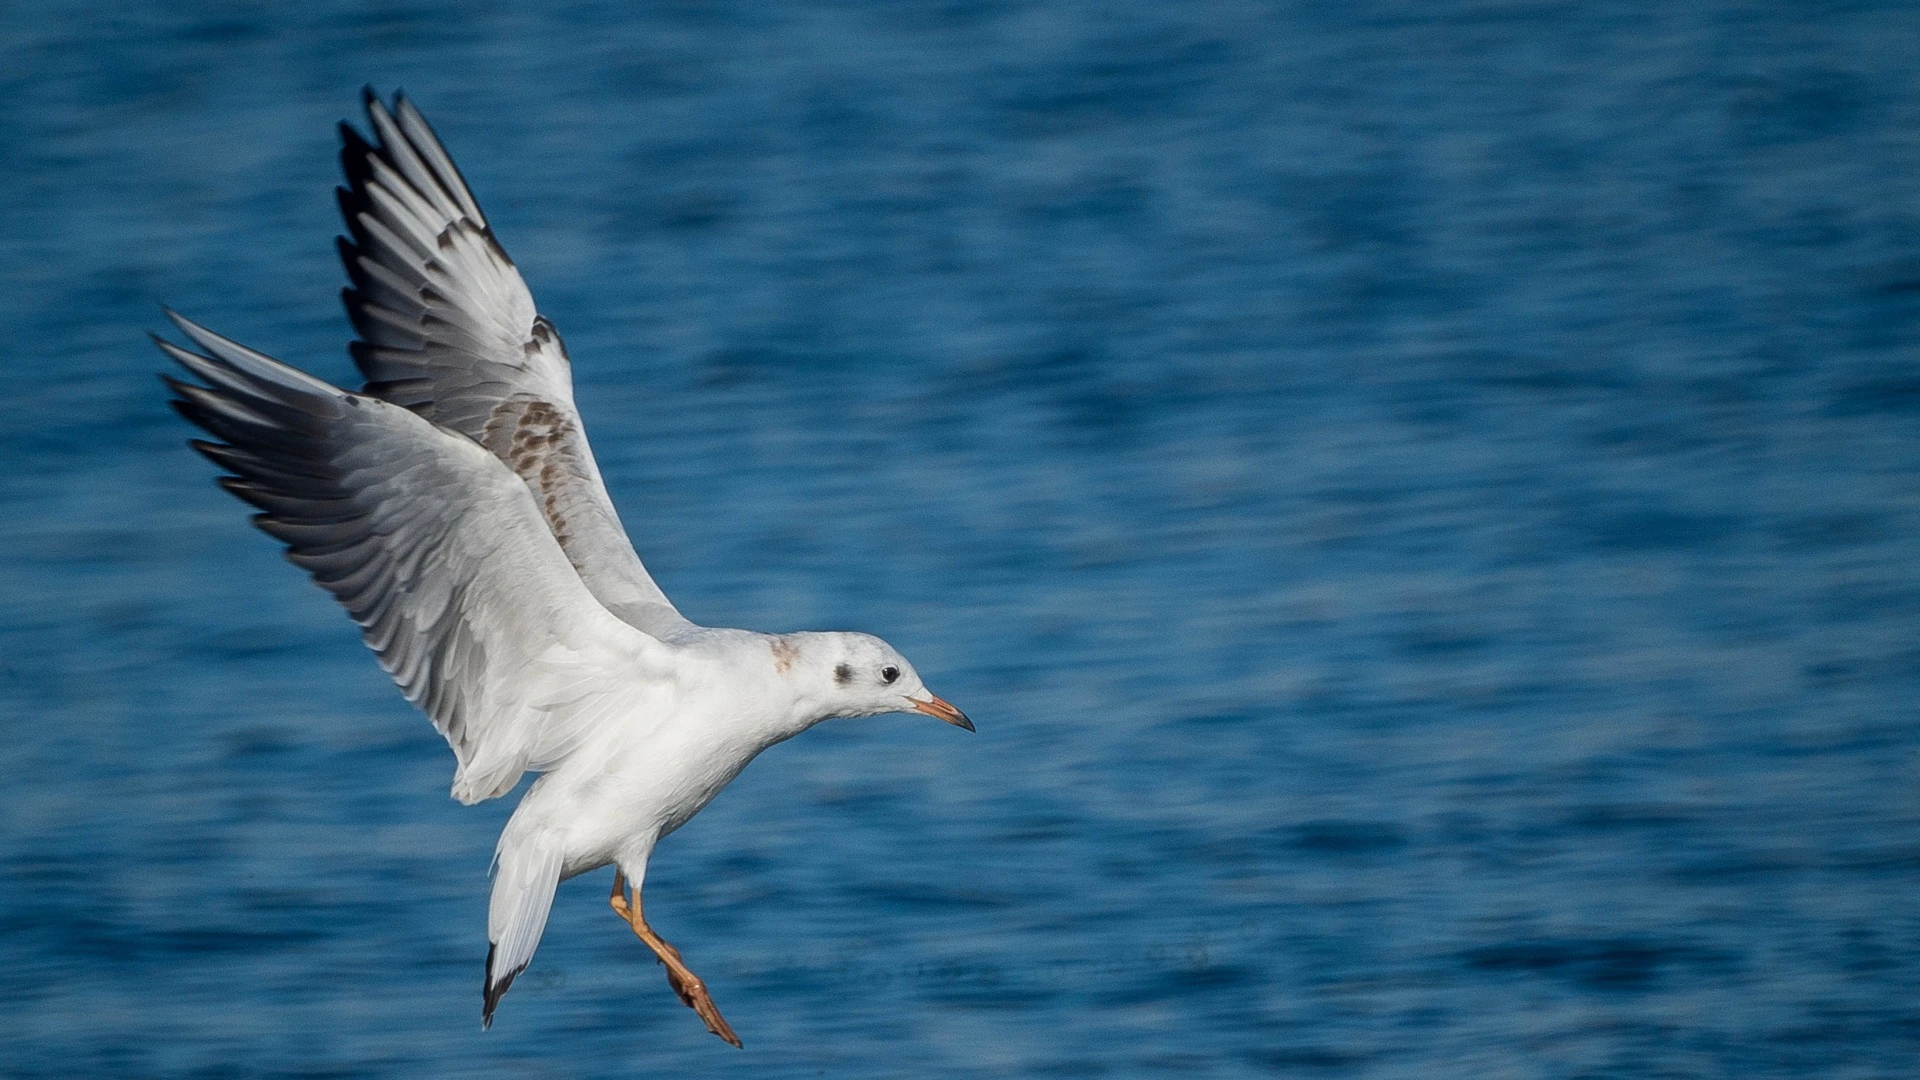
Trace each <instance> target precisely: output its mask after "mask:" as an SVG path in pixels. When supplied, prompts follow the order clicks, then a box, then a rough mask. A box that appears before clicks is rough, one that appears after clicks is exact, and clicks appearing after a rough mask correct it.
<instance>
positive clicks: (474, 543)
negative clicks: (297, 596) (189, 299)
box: [156, 313, 673, 803]
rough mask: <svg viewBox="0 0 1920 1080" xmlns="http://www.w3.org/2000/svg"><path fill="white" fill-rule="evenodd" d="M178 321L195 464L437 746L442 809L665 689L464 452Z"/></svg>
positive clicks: (367, 402) (496, 483) (460, 441)
mask: <svg viewBox="0 0 1920 1080" xmlns="http://www.w3.org/2000/svg"><path fill="white" fill-rule="evenodd" d="M170 314H171V313H170ZM173 319H174V322H175V323H176V324H178V325H179V327H180V329H181V331H182V332H184V333H185V334H186V335H187V336H188V337H189V338H191V339H192V341H193V343H194V344H195V345H198V346H199V347H200V348H201V349H202V350H204V355H202V354H201V353H195V352H190V351H188V350H186V349H182V348H180V347H178V346H176V345H173V344H171V343H169V342H165V341H161V342H160V347H161V348H162V349H163V350H165V351H166V353H167V355H168V356H171V357H172V358H173V359H174V360H176V361H178V362H179V363H180V364H181V366H183V367H185V368H186V369H187V370H188V371H190V372H192V373H193V374H194V375H197V376H199V378H200V379H201V380H203V381H204V382H205V384H206V385H204V386H200V385H194V384H191V383H186V382H182V381H179V380H176V379H171V378H170V379H168V380H167V382H168V384H169V385H170V386H172V387H173V390H174V392H175V394H177V395H178V396H177V398H176V400H175V401H174V403H173V404H174V408H176V409H178V410H179V411H180V413H181V415H183V416H185V417H186V418H187V419H188V420H191V421H193V422H194V423H195V424H198V425H199V426H200V427H202V428H204V429H206V430H207V431H208V432H209V433H210V434H212V435H214V436H215V437H216V438H218V439H220V440H222V441H221V442H218V443H208V442H200V441H195V442H194V444H193V446H194V448H195V449H197V450H199V451H200V452H201V453H202V454H205V455H206V456H207V457H208V458H211V459H212V460H213V461H214V462H215V463H216V464H218V465H220V466H222V467H223V468H225V469H227V470H228V471H230V472H231V473H232V474H233V475H231V476H225V477H222V478H221V480H220V483H221V486H223V487H225V488H226V489H227V490H228V491H230V492H232V493H233V494H234V495H236V496H238V497H240V498H241V499H244V500H245V501H247V502H249V503H252V504H253V505H254V506H257V507H259V508H260V509H261V510H263V511H265V512H264V513H261V514H258V515H256V516H255V517H254V519H253V520H254V524H256V525H258V526H259V527H260V529H261V530H262V531H264V532H266V533H268V534H269V535H271V536H274V537H275V538H277V539H279V540H281V541H284V542H285V543H286V545H287V558H288V559H289V560H291V561H292V562H293V563H294V564H295V565H297V566H300V567H302V568H303V569H305V570H307V571H308V572H309V573H311V574H312V575H313V579H314V581H316V582H317V583H319V585H320V586H321V587H322V588H324V589H326V590H327V591H328V592H330V593H332V594H333V595H334V597H335V598H336V599H338V600H339V601H340V603H341V604H342V605H343V606H345V607H346V609H347V611H348V612H349V613H350V614H351V615H352V616H353V619H354V621H355V622H357V623H359V624H360V628H361V634H362V636H363V637H364V639H365V640H366V643H367V646H368V647H369V648H371V649H372V650H373V651H374V652H375V653H376V654H377V655H378V656H379V658H380V666H381V667H383V668H385V669H386V671H387V673H388V674H389V675H391V676H393V681H394V682H395V683H397V684H399V686H400V689H401V691H402V692H403V693H405V694H406V696H407V700H409V701H411V702H413V703H414V704H415V705H418V706H419V707H420V708H421V709H422V710H423V711H424V712H426V714H427V716H428V717H430V718H431V719H432V720H433V724H434V727H436V728H438V729H439V730H440V733H441V734H442V735H444V736H446V739H447V743H448V744H449V745H450V746H452V747H453V752H454V756H455V757H456V758H457V759H458V761H459V770H458V772H456V773H455V775H454V781H453V795H454V797H455V798H457V799H459V800H460V801H461V802H466V803H473V802H478V801H480V800H482V799H489V798H492V797H494V796H496V795H502V794H505V793H506V792H507V791H509V790H511V789H512V787H513V785H514V783H515V782H516V781H517V780H518V779H519V777H520V775H521V773H522V772H524V771H525V770H526V769H528V768H530V767H531V768H545V767H550V766H551V765H553V764H555V763H557V761H558V760H559V759H560V758H562V757H564V756H565V755H566V754H567V753H568V752H569V751H570V750H571V749H573V748H574V747H575V746H577V745H579V743H580V741H581V740H582V739H583V738H586V737H588V736H590V735H591V734H592V731H593V729H595V728H596V727H597V726H598V725H599V724H600V723H602V722H603V721H605V720H606V719H608V718H609V717H610V716H611V715H613V713H614V711H615V710H617V709H633V708H644V707H645V705H646V698H647V696H648V695H649V694H652V693H660V692H664V691H665V690H666V689H667V688H668V686H669V685H670V682H671V679H672V672H673V657H672V649H671V647H670V646H667V645H664V644H662V643H660V642H659V641H657V640H655V639H654V638H652V637H650V636H648V635H647V634H645V633H642V632H641V631H639V630H637V629H635V628H633V627H631V626H628V625H627V624H626V623H624V622H622V621H620V620H619V619H617V618H615V617H614V616H613V615H612V614H611V613H609V612H608V611H607V610H606V609H605V608H604V607H602V606H601V605H600V603H599V602H598V601H596V600H595V599H594V598H593V595H592V594H591V593H589V592H588V591H587V588H586V586H585V585H584V584H583V583H582V582H581V580H580V576H579V575H578V574H576V573H575V572H574V571H573V568H572V567H570V566H569V565H568V564H567V559H566V557H565V556H564V555H563V554H562V553H561V551H560V548H559V546H558V545H557V544H555V543H554V539H553V536H552V535H551V534H550V533H548V532H547V527H546V524H545V523H544V522H543V521H542V520H541V515H540V511H539V508H538V507H537V506H535V504H534V500H533V496H532V493H531V492H530V491H529V490H528V488H527V486H526V485H525V484H523V483H521V482H520V481H519V480H518V479H517V478H515V476H514V474H513V473H512V472H511V471H509V470H508V469H507V468H506V467H505V466H504V465H502V464H501V463H500V462H499V461H497V460H496V459H494V458H493V457H492V456H490V455H489V454H487V452H486V451H485V450H483V449H481V448H480V447H479V446H478V445H477V444H475V443H473V442H471V441H469V440H467V439H464V438H462V437H460V436H459V435H457V434H454V433H452V432H449V431H445V430H443V429H440V428H436V427H435V426H433V425H432V424H431V423H428V422H427V421H426V420H424V419H422V418H421V417H419V416H416V415H414V414H413V413H411V412H408V411H407V410H405V409H402V408H399V407H398V406H395V405H391V404H388V403H386V402H384V401H380V400H378V399H376V398H372V397H366V396H363V395H360V394H351V393H348V392H346V391H344V390H340V389H337V388H335V387H333V386H329V385H328V384H326V383H324V382H321V381H320V380H318V379H315V378H312V377H310V376H308V375H306V374H303V373H302V372H300V371H297V370H295V369H294V368H291V367H288V366H287V365H285V364H282V363H280V362H279V361H277V360H274V359H272V358H271V357H268V356H264V355H262V354H260V353H257V352H254V351H253V350H251V349H248V348H246V347H245V346H243V345H240V344H238V343H236V342H233V341H229V340H228V339H226V338H223V337H221V336H219V335H218V334H215V333H213V332H212V331H209V330H206V329H204V328H202V327H200V326H196V325H195V324H193V323H191V322H189V321H187V320H186V319H183V318H181V317H179V316H177V315H175V316H173ZM156 340H158V339H156Z"/></svg>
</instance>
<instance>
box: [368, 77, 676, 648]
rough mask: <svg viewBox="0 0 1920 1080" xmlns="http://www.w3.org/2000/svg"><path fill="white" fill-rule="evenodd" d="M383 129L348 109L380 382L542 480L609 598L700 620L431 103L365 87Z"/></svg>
mask: <svg viewBox="0 0 1920 1080" xmlns="http://www.w3.org/2000/svg"><path fill="white" fill-rule="evenodd" d="M366 106H367V116H368V119H369V121H370V123H371V125H372V128H373V134H374V141H373V142H371V143H369V142H368V141H367V140H366V139H365V138H363V137H362V136H361V135H360V134H359V133H358V132H357V131H355V130H354V129H353V128H352V127H351V126H349V125H346V124H342V125H341V135H342V138H343V139H344V140H345V146H344V147H343V148H342V150H341V152H340V160H341V163H342V165H343V166H344V167H345V169H346V174H347V186H346V187H343V188H341V189H340V212H341V215H342V216H343V217H344V218H345V219H346V224H347V229H348V231H349V232H350V233H351V234H352V235H351V237H350V238H349V237H342V238H341V239H340V259H341V261H342V262H343V263H344V264H345V265H346V268H347V275H348V277H349V278H351V279H352V282H353V284H352V287H350V288H348V289H347V290H345V292H344V293H343V294H342V295H343V297H344V299H345V301H346V305H347V313H348V314H349V315H350V316H351V317H352V318H353V324H354V327H355V329H356V330H357V331H358V332H359V334H360V340H358V341H356V342H354V343H353V345H352V351H353V358H354V362H355V363H356V364H358V365H359V367H360V371H361V373H362V374H363V375H365V376H366V379H367V386H366V392H367V393H369V394H372V395H374V396H376V397H380V398H382V399H384V400H386V401H390V402H392V403H394V404H397V405H403V406H405V407H407V408H409V409H412V410H414V411H415V412H418V413H419V414H420V415H422V416H424V417H426V418H427V419H429V420H431V421H433V422H434V423H436V424H439V425H441V426H443V427H446V428H450V429H452V430H454V431H458V432H459V433H461V434H462V435H465V436H467V437H468V438H470V439H472V440H474V441H475V442H477V443H479V444H481V445H482V446H484V447H486V448H487V449H488V450H489V451H491V452H492V453H493V454H494V456H495V457H498V458H499V459H500V460H501V461H503V462H505V463H506V464H507V466H508V468H510V469H512V470H513V472H514V473H516V474H517V475H519V477H520V478H521V479H522V480H523V481H525V482H526V484H527V486H528V487H529V488H531V489H532V491H533V494H534V497H535V505H536V506H538V507H539V509H540V512H541V514H542V516H543V517H544V518H545V520H546V522H547V526H548V529H549V530H550V531H551V532H552V533H553V535H554V538H555V539H556V540H558V541H559V543H560V547H561V549H562V550H564V551H565V552H566V555H567V558H568V560H569V561H570V562H571V563H572V564H573V566H574V569H575V570H576V571H577V572H578V573H579V575H580V578H581V580H583V581H584V582H586V585H587V588H588V589H590V590H591V591H592V592H593V594H594V595H595V596H596V597H598V598H599V599H600V601H601V603H603V604H604V605H606V607H607V608H608V610H610V611H612V612H614V613H615V614H616V615H618V616H619V617H621V618H622V619H625V620H626V621H627V622H628V623H630V624H632V625H634V626H636V627H638V628H640V629H642V630H645V631H647V632H648V633H651V634H653V635H655V636H657V637H660V636H666V635H669V634H672V633H673V632H675V631H677V630H681V629H684V628H685V627H687V626H688V625H689V624H688V623H687V621H686V619H685V618H683V617H682V616H681V615H680V613H679V612H678V611H677V610H675V608H674V606H673V604H672V603H671V602H670V601H669V600H668V599H667V597H666V595H665V594H664V593H662V592H661V591H660V587H659V586H658V585H656V584H654V581H653V578H652V576H651V575H649V574H648V573H647V571H646V568H645V567H644V566H642V565H641V563H640V557H639V556H638V555H636V554H635V553H634V550H633V545H632V543H631V542H630V541H629V540H628V538H627V534H626V530H625V529H624V528H623V527H622V526H621V524H620V517H619V515H618V514H617V513H615V511H614V508H613V502H612V500H611V499H609V498H608V496H607V489H606V485H605V483H604V482H603V481H602V480H601V478H600V468H599V466H598V465H597V464H596V463H595V462H594V459H593V451H592V449H591V448H590V447H589V446H588V445H587V436H586V429H585V428H584V427H583V426H582V424H581V422H580V414H579V411H578V410H577V409H576V408H575V407H574V403H573V374H572V366H571V364H570V362H569V360H568V358H567V351H566V346H565V345H564V344H563V343H562V342H561V340H560V335H559V333H558V332H557V331H556V330H555V329H554V327H553V324H552V323H550V322H548V321H547V320H546V319H545V318H544V317H542V316H541V315H540V313H539V311H538V310H537V309H536V308H535V306H534V302H533V295H532V293H530V292H529V291H528V290H527V286H526V283H525V282H524V281H522V280H521V277H520V271H519V270H518V269H517V268H515V266H514V265H513V260H512V259H510V258H508V257H507V253H506V251H505V250H504V249H503V248H502V247H501V246H500V244H499V242H498V241H497V240H495V239H494V236H493V230H492V229H491V228H489V227H488V225H487V219H486V217H485V215H483V214H482V213H481V212H480V206H479V204H478V203H477V202H475V201H474V198H473V194H472V192H470V191H469V190H468V189H467V184H466V181H465V180H464V179H463V178H462V177H461V176H460V170H459V169H458V168H456V167H455V166H454V164H453V159H452V158H451V157H449V156H448V155H447V152H446V150H445V149H444V148H443V147H442V146H441V145H440V140H439V139H438V138H436V137H435V136H434V133H433V129H432V128H431V127H429V126H428V125H427V121H426V119H425V118H424V117H422V116H421V115H420V112H419V110H417V109H415V108H414V107H413V103H412V102H410V101H408V100H407V99H406V98H405V97H404V96H400V95H396V96H395V98H394V105H393V108H392V109H389V108H388V107H387V106H386V105H385V104H384V103H382V102H381V101H380V99H379V98H378V97H376V96H374V95H373V94H372V92H371V91H369V92H368V94H367V99H366Z"/></svg>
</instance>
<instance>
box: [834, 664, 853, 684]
mask: <svg viewBox="0 0 1920 1080" xmlns="http://www.w3.org/2000/svg"><path fill="white" fill-rule="evenodd" d="M833 681H834V682H837V683H839V684H840V685H841V686H845V685H847V684H848V683H850V682H852V681H853V669H852V668H850V667H848V666H847V665H845V664H841V665H840V666H839V667H837V668H834V669H833Z"/></svg>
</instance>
